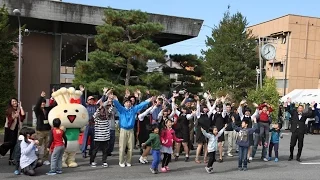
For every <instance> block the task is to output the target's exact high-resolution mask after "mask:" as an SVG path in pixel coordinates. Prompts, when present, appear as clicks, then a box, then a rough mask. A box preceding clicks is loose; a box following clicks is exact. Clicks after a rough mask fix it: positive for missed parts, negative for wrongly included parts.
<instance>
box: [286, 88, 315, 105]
mask: <svg viewBox="0 0 320 180" xmlns="http://www.w3.org/2000/svg"><path fill="white" fill-rule="evenodd" d="M288 97H290V98H291V102H293V103H303V104H306V103H312V102H313V101H315V102H316V103H320V89H295V90H293V91H291V92H290V93H289V94H287V95H285V96H284V97H282V98H281V99H280V101H281V102H286V101H287V99H288Z"/></svg>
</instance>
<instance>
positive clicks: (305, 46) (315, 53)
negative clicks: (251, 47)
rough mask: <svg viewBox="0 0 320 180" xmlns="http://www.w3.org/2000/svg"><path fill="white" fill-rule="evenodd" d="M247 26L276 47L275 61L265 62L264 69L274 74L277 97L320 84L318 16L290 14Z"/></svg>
mask: <svg viewBox="0 0 320 180" xmlns="http://www.w3.org/2000/svg"><path fill="white" fill-rule="evenodd" d="M248 29H249V30H251V31H252V34H253V35H254V36H256V37H260V38H261V39H262V42H264V43H267V42H266V40H268V41H269V43H272V44H273V45H274V46H275V47H276V50H277V51H276V58H275V60H274V61H267V62H265V61H264V62H265V63H264V65H265V66H264V68H265V70H266V74H267V76H268V77H275V79H276V81H277V88H278V91H279V95H280V96H283V95H285V94H288V93H289V92H291V91H293V90H294V89H318V88H319V87H320V18H316V17H307V16H300V15H292V14H289V15H286V16H282V17H279V18H276V19H273V20H270V21H266V22H263V23H260V24H256V25H253V26H249V27H248Z"/></svg>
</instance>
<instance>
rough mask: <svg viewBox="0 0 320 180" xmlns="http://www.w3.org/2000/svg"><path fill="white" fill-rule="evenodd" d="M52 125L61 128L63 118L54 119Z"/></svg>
mask: <svg viewBox="0 0 320 180" xmlns="http://www.w3.org/2000/svg"><path fill="white" fill-rule="evenodd" d="M52 125H53V127H55V128H59V127H60V125H61V120H60V119H59V118H55V119H53V121H52Z"/></svg>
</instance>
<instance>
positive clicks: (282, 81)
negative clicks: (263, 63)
mask: <svg viewBox="0 0 320 180" xmlns="http://www.w3.org/2000/svg"><path fill="white" fill-rule="evenodd" d="M288 82H289V81H288V79H286V80H283V79H276V83H277V88H279V89H280V88H281V89H283V88H284V85H286V87H287V88H288V85H289V83H288ZM284 83H286V84H284Z"/></svg>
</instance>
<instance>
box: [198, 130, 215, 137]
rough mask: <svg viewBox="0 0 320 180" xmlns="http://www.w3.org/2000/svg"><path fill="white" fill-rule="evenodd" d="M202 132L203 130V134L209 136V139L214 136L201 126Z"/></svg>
mask: <svg viewBox="0 0 320 180" xmlns="http://www.w3.org/2000/svg"><path fill="white" fill-rule="evenodd" d="M201 132H202V134H203V135H204V136H205V137H207V138H209V139H210V138H211V137H212V136H213V135H212V134H209V133H207V132H206V130H204V129H202V128H201Z"/></svg>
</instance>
